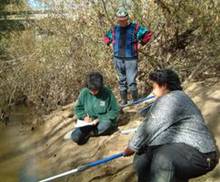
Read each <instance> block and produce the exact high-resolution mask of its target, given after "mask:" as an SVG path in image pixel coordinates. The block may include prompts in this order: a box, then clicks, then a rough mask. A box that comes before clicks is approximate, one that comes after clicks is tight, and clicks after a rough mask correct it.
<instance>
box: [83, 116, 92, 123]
mask: <svg viewBox="0 0 220 182" xmlns="http://www.w3.org/2000/svg"><path fill="white" fill-rule="evenodd" d="M84 121H85V122H87V123H90V122H91V121H92V118H90V117H89V116H86V117H85V118H84Z"/></svg>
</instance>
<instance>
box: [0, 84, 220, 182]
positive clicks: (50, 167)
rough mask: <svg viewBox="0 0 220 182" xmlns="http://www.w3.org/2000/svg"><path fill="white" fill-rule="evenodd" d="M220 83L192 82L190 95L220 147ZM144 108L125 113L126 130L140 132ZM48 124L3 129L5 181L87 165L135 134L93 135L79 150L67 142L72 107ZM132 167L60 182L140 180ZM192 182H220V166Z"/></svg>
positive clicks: (123, 164) (105, 168)
mask: <svg viewBox="0 0 220 182" xmlns="http://www.w3.org/2000/svg"><path fill="white" fill-rule="evenodd" d="M219 83H220V82H216V83H212V84H211V85H209V84H207V82H206V83H202V82H201V83H195V84H191V85H190V86H188V87H187V93H188V94H189V95H190V96H192V98H193V100H194V101H195V102H196V103H197V104H198V105H199V107H200V108H201V110H202V113H203V114H204V116H205V118H206V120H207V123H208V126H209V128H210V130H211V131H213V134H214V136H215V138H216V143H217V145H218V147H219V148H220V125H219V123H220V113H219V110H220V99H219V98H220V84H219ZM138 109H139V108H137V107H130V108H129V109H126V110H125V111H124V112H125V113H124V115H123V116H121V118H120V123H121V126H120V127H119V129H120V130H126V129H129V128H134V127H136V126H138V125H139V124H140V123H141V117H140V116H139V115H138V114H137V113H136V111H137V110H138ZM44 120H45V123H44V124H43V125H38V126H37V127H36V128H35V129H34V130H31V127H30V126H29V127H26V128H25V127H23V126H22V125H16V124H14V125H12V124H11V126H7V127H5V126H3V125H1V132H0V147H1V150H0V151H1V153H0V154H1V155H0V169H1V170H0V177H1V179H4V178H7V181H9V182H10V181H19V180H20V179H22V180H23V181H35V180H36V179H42V178H45V177H49V176H52V175H56V174H58V173H61V172H64V171H67V170H70V169H72V168H75V167H77V166H79V165H82V164H84V163H87V162H91V161H95V160H97V159H101V158H103V157H105V156H110V155H112V154H116V153H119V152H122V151H123V149H124V148H125V147H126V145H127V142H128V140H129V138H130V137H131V135H132V133H130V134H128V135H122V134H121V133H120V132H116V133H114V134H113V135H111V136H103V137H98V138H97V137H92V138H90V140H89V141H88V143H87V144H85V145H83V146H78V145H76V144H75V143H73V142H72V141H71V140H64V135H65V134H66V133H67V132H68V131H70V130H72V129H73V128H74V121H75V119H74V117H73V116H72V105H69V106H66V107H63V108H60V109H59V110H57V111H54V112H53V113H51V114H50V115H48V116H45V117H44ZM22 128H23V129H22ZM2 131H4V132H2ZM21 131H22V132H21ZM15 136H16V137H15ZM6 140H8V141H7V142H8V144H7V142H6ZM12 164H13V165H12ZM131 164H132V157H128V158H120V159H116V160H113V161H111V162H109V163H107V164H105V165H102V166H98V167H94V168H91V169H89V170H87V171H84V172H82V173H79V174H77V175H72V176H67V177H64V178H62V179H60V180H58V181H65V182H68V181H69V182H70V181H81V182H88V181H90V182H91V181H103V182H105V181H106V182H107V181H108V182H109V181H112V182H115V181H117V182H127V181H131V182H132V181H136V177H135V174H134V171H133V169H132V165H131ZM4 181H5V180H4ZM191 181H193V182H200V181H203V182H204V181H206V182H217V181H220V165H218V166H217V168H216V169H215V170H214V171H213V172H211V173H209V174H207V175H205V176H202V177H201V178H197V179H193V180H191Z"/></svg>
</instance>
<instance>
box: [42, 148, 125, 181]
mask: <svg viewBox="0 0 220 182" xmlns="http://www.w3.org/2000/svg"><path fill="white" fill-rule="evenodd" d="M123 155H124V153H123V152H122V153H119V154H114V155H111V156H109V157H106V158H103V159H100V160H97V161H94V162H89V163H86V164H84V165H82V166H79V167H77V168H75V169H71V170H69V171H66V172H63V173H60V174H58V175H55V176H52V177H49V178H45V179H42V180H40V181H39V182H47V181H52V180H54V179H57V178H61V177H63V176H67V175H70V174H74V173H77V172H81V171H84V170H86V169H89V168H91V167H95V166H98V165H100V164H104V163H107V162H109V161H111V160H113V159H117V158H119V157H122V156H123Z"/></svg>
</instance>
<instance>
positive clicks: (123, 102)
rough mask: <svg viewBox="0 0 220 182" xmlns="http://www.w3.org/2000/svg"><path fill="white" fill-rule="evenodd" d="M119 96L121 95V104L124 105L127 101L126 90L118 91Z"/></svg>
mask: <svg viewBox="0 0 220 182" xmlns="http://www.w3.org/2000/svg"><path fill="white" fill-rule="evenodd" d="M120 96H121V103H120V104H121V105H122V106H123V105H125V104H127V103H128V98H127V90H123V91H120Z"/></svg>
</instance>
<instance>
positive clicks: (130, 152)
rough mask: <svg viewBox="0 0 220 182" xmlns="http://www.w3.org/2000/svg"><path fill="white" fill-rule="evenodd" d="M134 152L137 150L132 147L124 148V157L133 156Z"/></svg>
mask: <svg viewBox="0 0 220 182" xmlns="http://www.w3.org/2000/svg"><path fill="white" fill-rule="evenodd" d="M134 152H135V151H133V150H132V149H130V148H128V147H127V148H126V149H125V150H124V157H128V156H131V155H133V154H134Z"/></svg>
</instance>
